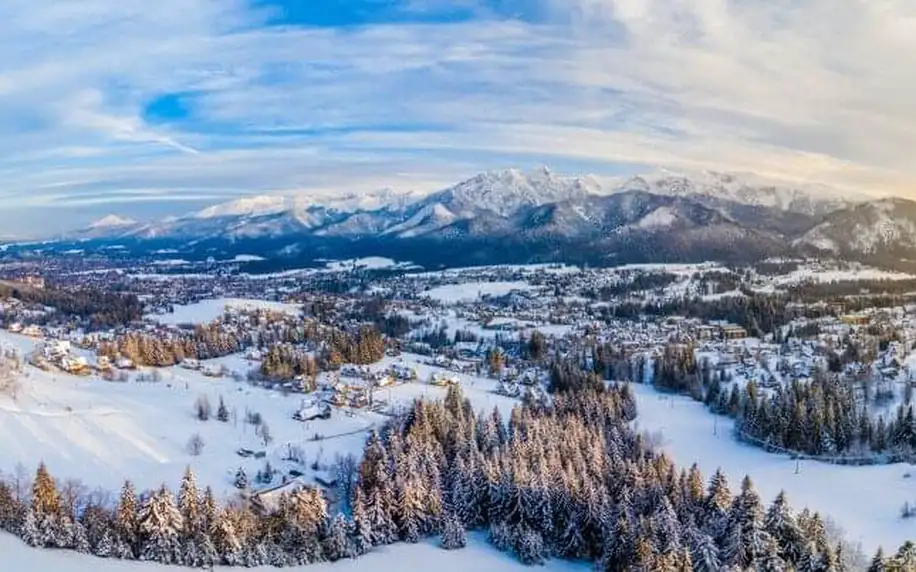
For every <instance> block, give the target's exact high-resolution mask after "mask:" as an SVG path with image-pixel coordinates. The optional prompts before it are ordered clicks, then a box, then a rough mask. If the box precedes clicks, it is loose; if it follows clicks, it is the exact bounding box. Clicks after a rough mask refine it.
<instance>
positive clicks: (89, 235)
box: [72, 214, 142, 240]
mask: <svg viewBox="0 0 916 572" xmlns="http://www.w3.org/2000/svg"><path fill="white" fill-rule="evenodd" d="M141 226H142V225H141V223H139V222H137V221H136V220H134V219H132V218H127V217H122V216H118V215H114V214H110V215H107V216H104V217H102V218H100V219H98V220H95V221H93V222H91V223H89V225H87V226H86V227H84V228H81V229H79V230H77V231H76V232H74V233H72V234H73V238H79V239H83V240H91V239H94V238H109V237H116V236H122V235H127V234H132V233H133V232H134V231H136V230H137V229H138V228H140V227H141Z"/></svg>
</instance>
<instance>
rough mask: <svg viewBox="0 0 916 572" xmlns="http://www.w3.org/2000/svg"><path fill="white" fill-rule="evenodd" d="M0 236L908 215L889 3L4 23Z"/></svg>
mask: <svg viewBox="0 0 916 572" xmlns="http://www.w3.org/2000/svg"><path fill="white" fill-rule="evenodd" d="M2 4H3V5H2V8H0V14H2V17H0V174H2V177H0V236H9V235H24V236H34V235H40V234H43V233H48V232H54V231H58V230H63V229H66V228H74V227H78V226H80V225H82V224H84V223H86V222H88V221H89V220H91V219H93V218H97V217H100V216H102V215H105V214H108V213H115V214H119V215H127V216H133V217H136V218H141V219H143V218H146V219H150V218H157V217H160V216H164V215H167V214H176V213H182V212H187V211H189V210H193V209H196V208H200V207H202V206H205V205H208V204H213V203H216V202H220V201H224V200H228V199H232V198H234V197H238V196H244V195H251V194H263V193H294V192H308V191H314V190H320V191H322V192H335V191H338V190H339V191H341V192H354V191H356V192H360V191H366V190H372V189H378V188H381V187H392V188H396V189H402V190H433V189H437V188H442V187H444V186H447V185H449V184H451V183H454V182H457V181H459V180H461V179H463V178H467V177H469V176H472V175H473V174H475V173H477V172H479V171H481V170H486V169H496V168H508V167H518V168H532V167H535V166H539V165H548V166H550V167H551V169H553V170H554V171H556V172H560V173H568V174H585V173H594V174H597V175H599V176H622V175H628V174H633V173H638V172H645V171H651V170H654V169H657V168H666V169H671V170H676V171H677V170H684V171H686V170H702V169H711V170H720V171H745V172H754V173H758V174H760V175H763V176H766V177H773V178H777V179H782V180H785V181H790V182H818V183H824V184H827V185H831V186H835V187H837V188H849V189H856V190H860V191H861V190H864V191H866V192H871V193H880V194H888V193H892V194H900V195H904V196H916V192H913V183H914V180H916V162H914V161H913V160H912V158H911V154H912V150H913V149H914V148H916V4H913V3H912V2H911V1H910V0H157V1H156V2H149V1H147V0H142V1H141V0H80V1H79V2H74V1H72V0H4V1H3V3H2Z"/></svg>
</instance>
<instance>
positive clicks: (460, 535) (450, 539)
mask: <svg viewBox="0 0 916 572" xmlns="http://www.w3.org/2000/svg"><path fill="white" fill-rule="evenodd" d="M467 543H468V538H467V532H466V531H465V529H464V524H463V523H462V522H461V519H460V518H458V516H457V515H455V514H454V513H449V514H446V515H445V517H444V518H443V519H442V532H441V537H440V544H441V546H442V548H444V549H446V550H455V549H457V548H464V547H465V546H467Z"/></svg>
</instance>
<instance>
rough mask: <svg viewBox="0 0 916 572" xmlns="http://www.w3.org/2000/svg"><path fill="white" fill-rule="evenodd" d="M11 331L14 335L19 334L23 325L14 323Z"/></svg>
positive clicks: (11, 325) (10, 328)
mask: <svg viewBox="0 0 916 572" xmlns="http://www.w3.org/2000/svg"><path fill="white" fill-rule="evenodd" d="M9 330H10V331H11V332H13V333H14V334H18V333H20V332H21V331H22V324H20V323H19V322H13V323H12V324H10V327H9Z"/></svg>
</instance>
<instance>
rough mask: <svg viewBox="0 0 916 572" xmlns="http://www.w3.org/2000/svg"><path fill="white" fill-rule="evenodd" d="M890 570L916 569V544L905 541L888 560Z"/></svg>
mask: <svg viewBox="0 0 916 572" xmlns="http://www.w3.org/2000/svg"><path fill="white" fill-rule="evenodd" d="M889 568H890V569H891V570H900V571H903V570H907V571H909V570H916V544H914V543H913V542H912V541H909V540H908V541H906V542H904V543H903V546H901V547H900V550H898V551H897V554H895V555H894V557H893V558H892V559H891V561H890V566H889Z"/></svg>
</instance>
